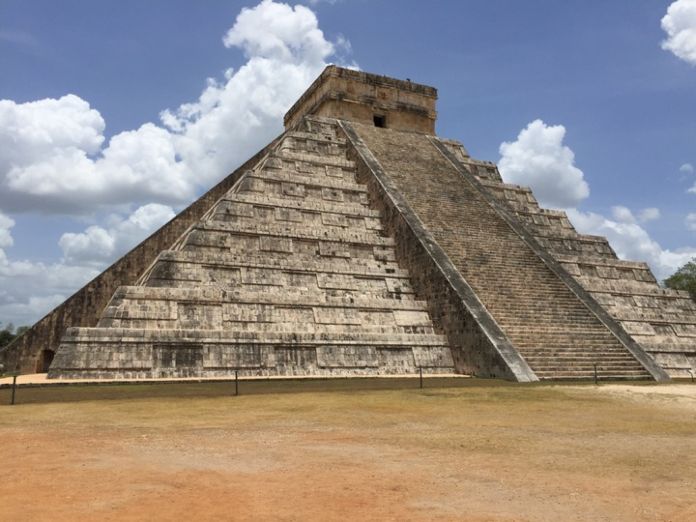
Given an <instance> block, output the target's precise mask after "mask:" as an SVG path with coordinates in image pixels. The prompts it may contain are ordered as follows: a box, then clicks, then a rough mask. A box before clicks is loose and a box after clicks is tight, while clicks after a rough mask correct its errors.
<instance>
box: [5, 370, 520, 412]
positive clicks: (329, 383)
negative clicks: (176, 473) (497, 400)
mask: <svg viewBox="0 0 696 522" xmlns="http://www.w3.org/2000/svg"><path fill="white" fill-rule="evenodd" d="M423 382H424V384H423V387H424V389H442V388H461V387H473V386H519V385H517V384H515V383H510V382H506V381H500V380H494V379H471V378H456V377H455V378H442V377H440V378H427V377H426V378H424V380H423ZM417 388H419V380H418V379H417V378H378V377H377V378H369V379H366V378H360V379H349V378H346V379H337V378H332V379H268V380H265V379H261V380H249V381H246V380H240V381H239V394H240V395H260V394H277V393H304V392H330V391H338V392H346V391H362V390H365V391H367V390H399V389H417ZM11 394H12V390H11V388H9V387H4V388H2V389H0V407H1V406H5V405H9V403H10V398H11ZM234 394H235V383H234V380H229V381H215V382H195V381H194V382H191V381H189V382H162V383H152V382H148V383H123V384H120V383H117V384H114V383H109V384H92V383H90V384H79V383H78V384H62V385H57V386H56V385H53V386H51V385H48V386H45V385H43V386H40V385H37V386H31V385H23V386H18V387H17V391H16V396H15V404H16V405H21V404H37V403H50V402H74V401H93V400H123V399H143V398H157V397H168V398H172V397H182V398H184V397H188V398H196V397H222V396H230V395H234Z"/></svg>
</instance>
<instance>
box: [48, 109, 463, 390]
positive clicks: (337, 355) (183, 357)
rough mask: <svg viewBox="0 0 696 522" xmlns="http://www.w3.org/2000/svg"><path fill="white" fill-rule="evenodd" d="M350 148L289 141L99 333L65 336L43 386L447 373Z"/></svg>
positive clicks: (119, 301) (319, 137)
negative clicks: (53, 381) (60, 381)
mask: <svg viewBox="0 0 696 522" xmlns="http://www.w3.org/2000/svg"><path fill="white" fill-rule="evenodd" d="M346 147H347V145H346V142H345V140H344V139H343V138H341V137H340V135H339V133H338V132H337V127H336V126H335V125H332V124H330V123H327V122H325V121H324V122H320V121H317V120H312V119H307V120H305V122H304V123H303V124H302V126H301V128H300V129H298V130H295V131H290V132H287V133H286V134H285V135H284V136H283V138H282V139H281V140H280V142H279V143H278V145H277V147H276V148H275V150H273V151H272V152H271V153H270V154H269V155H268V156H267V157H265V158H264V159H263V160H262V161H261V162H260V163H259V164H258V165H257V166H256V167H255V168H253V169H252V170H250V171H248V172H246V173H245V174H244V175H243V177H242V179H241V180H240V181H239V182H238V183H237V184H236V185H235V187H234V188H233V189H232V190H230V191H229V192H228V193H227V194H225V195H224V197H222V198H221V199H220V200H219V201H218V202H217V203H216V204H215V205H214V206H213V207H212V208H211V209H210V211H209V212H207V214H206V215H205V217H204V218H203V219H202V220H200V221H199V222H198V223H196V224H194V225H193V226H191V227H190V229H189V230H188V231H187V232H186V233H185V234H184V235H183V236H181V237H180V238H179V239H178V240H177V241H176V242H175V243H174V244H173V245H172V247H171V248H170V249H169V250H165V251H163V252H162V253H161V254H160V255H159V256H158V257H157V259H156V261H155V262H154V263H153V264H152V265H151V266H150V267H149V268H148V269H147V270H146V271H145V273H144V274H143V275H142V276H141V278H140V280H139V283H138V285H137V286H125V287H121V288H119V289H118V291H117V292H116V293H115V294H114V296H113V298H112V300H111V302H110V303H109V305H108V306H107V307H106V309H105V310H104V312H103V314H102V316H101V318H100V320H99V322H98V324H97V326H96V327H95V328H71V329H69V330H68V331H67V333H66V335H65V336H64V337H63V339H62V342H61V345H60V347H59V349H58V352H57V353H56V356H55V359H54V361H53V364H52V366H51V369H50V372H49V377H57V378H61V377H64V378H74V377H78V378H79V377H83V378H100V377H102V378H113V377H126V378H135V377H140V378H152V377H191V376H201V375H205V376H224V375H229V374H231V373H234V372H235V371H238V372H239V373H240V374H241V375H317V376H321V375H326V376H329V375H384V374H413V373H416V372H417V371H418V369H419V368H422V370H423V371H424V372H426V373H451V372H453V371H454V368H453V361H452V356H451V353H450V348H449V346H448V343H447V339H446V338H445V337H444V336H443V335H440V334H438V333H437V332H435V329H434V327H433V323H432V321H431V320H430V317H429V315H428V312H427V308H426V304H425V303H424V302H423V301H419V300H417V299H416V297H415V296H414V293H413V289H412V288H411V284H410V279H409V274H408V273H407V271H405V270H403V269H401V268H400V267H399V265H398V264H397V263H396V260H395V253H394V240H393V238H390V237H386V236H385V234H384V231H383V230H382V223H381V219H380V213H379V212H378V211H377V210H375V209H373V208H371V207H370V205H369V201H368V197H367V189H366V187H365V185H363V184H360V183H358V182H357V180H356V169H355V164H354V163H353V162H352V161H349V160H348V159H347V158H346Z"/></svg>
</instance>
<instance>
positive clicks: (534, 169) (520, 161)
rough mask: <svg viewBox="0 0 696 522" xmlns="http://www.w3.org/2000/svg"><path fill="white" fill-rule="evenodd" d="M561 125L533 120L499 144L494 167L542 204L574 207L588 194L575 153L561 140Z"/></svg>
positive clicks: (563, 132)
mask: <svg viewBox="0 0 696 522" xmlns="http://www.w3.org/2000/svg"><path fill="white" fill-rule="evenodd" d="M565 133H566V129H565V127H564V126H563V125H547V124H546V123H544V122H543V121H542V120H535V121H533V122H531V123H530V124H529V125H527V127H526V128H524V129H522V131H520V133H519V135H518V136H517V140H516V141H513V142H504V143H502V144H501V145H500V155H501V158H500V161H499V163H498V168H499V169H500V173H501V175H502V177H503V179H504V180H505V181H506V182H508V183H516V184H519V185H526V186H529V187H531V188H532V189H533V190H534V194H535V196H536V197H537V198H538V200H539V202H540V203H541V204H542V205H543V206H545V207H552V208H565V207H574V206H576V205H577V204H578V203H580V202H581V201H582V200H584V199H585V198H587V197H588V196H589V195H590V188H589V186H588V185H587V182H586V181H585V179H584V175H583V173H582V171H581V170H580V169H579V168H577V167H576V166H575V164H574V163H575V154H574V153H573V151H572V150H571V149H570V148H569V147H568V146H566V145H564V144H563V139H564V137H565Z"/></svg>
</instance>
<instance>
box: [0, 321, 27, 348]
mask: <svg viewBox="0 0 696 522" xmlns="http://www.w3.org/2000/svg"><path fill="white" fill-rule="evenodd" d="M0 327H2V321H0ZM28 329H29V327H28V326H20V327H18V328H16V329H15V327H14V325H13V324H12V323H7V325H6V326H5V327H4V328H2V329H1V330H0V348H2V347H3V346H7V345H8V344H10V343H11V342H12V341H14V340H15V339H16V338H17V337H19V336H20V335H22V334H23V333H24V332H26V331H27V330H28Z"/></svg>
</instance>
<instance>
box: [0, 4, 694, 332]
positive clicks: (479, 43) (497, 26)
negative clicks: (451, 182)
mask: <svg viewBox="0 0 696 522" xmlns="http://www.w3.org/2000/svg"><path fill="white" fill-rule="evenodd" d="M291 5H292V6H294V5H295V4H291ZM305 5H306V6H307V8H306V9H303V8H295V9H293V8H292V7H289V6H284V5H281V4H279V3H278V4H274V3H272V2H269V1H266V2H265V3H263V4H260V5H259V3H258V2H253V1H251V2H235V1H229V0H228V1H218V0H208V1H206V2H198V3H196V2H190V1H187V2H184V1H172V0H166V1H165V0H149V1H148V2H141V1H131V0H127V1H126V0H119V1H118V2H116V1H111V2H109V1H103V2H85V1H70V0H63V1H61V2H54V1H38V0H1V1H0V71H2V74H1V75H0V99H1V100H4V101H3V102H0V321H3V322H8V321H13V322H15V324H18V323H30V322H33V321H34V320H36V319H38V318H39V317H40V316H41V315H42V314H43V313H45V312H47V311H48V310H50V308H51V307H52V306H55V305H56V304H58V303H59V302H61V301H62V299H64V298H65V297H67V296H68V295H69V294H70V293H71V292H72V291H74V290H76V289H77V288H79V286H80V285H81V284H82V283H83V282H85V281H86V280H87V279H89V278H90V277H91V276H93V275H95V274H96V273H98V271H99V270H101V269H103V268H104V267H105V266H107V265H108V263H109V262H110V261H112V260H113V259H115V258H117V257H118V256H119V255H121V254H122V253H124V252H125V251H126V250H127V249H128V248H130V247H131V246H132V245H134V244H135V243H136V242H137V241H139V240H140V239H142V238H143V237H145V236H146V235H147V234H148V233H149V232H151V231H152V230H153V229H155V228H157V227H158V226H159V225H161V224H162V223H163V222H165V221H166V220H167V219H169V218H170V217H171V216H172V215H173V214H174V212H176V211H178V210H179V209H181V208H182V207H183V206H185V205H186V203H187V202H189V201H191V200H192V199H193V198H195V196H196V195H198V194H200V193H201V192H202V191H204V190H205V189H206V188H207V187H208V186H210V185H211V184H212V183H214V182H215V181H216V180H217V179H220V178H221V177H222V176H223V175H224V173H226V172H228V171H229V170H231V169H232V168H233V167H234V166H235V165H236V164H238V163H241V161H243V160H244V159H246V158H247V157H249V156H251V155H252V154H253V153H255V152H256V150H257V149H258V148H260V147H261V146H263V145H264V144H265V143H266V142H268V141H269V140H270V138H271V137H273V136H274V135H276V134H277V133H278V132H279V131H280V130H281V127H282V114H283V112H284V110H285V109H287V107H289V105H290V104H291V103H292V102H293V101H294V99H296V97H297V96H298V95H299V94H300V93H301V92H302V91H303V90H304V88H305V87H306V85H308V84H309V83H310V82H311V80H312V79H313V78H314V77H315V76H316V75H317V74H318V72H320V71H321V69H322V67H323V66H324V65H325V64H326V63H329V62H337V63H340V64H346V65H351V64H352V65H357V66H359V67H360V68H361V69H364V70H366V71H369V72H376V73H381V74H386V75H390V76H395V77H398V78H411V79H412V80H414V81H417V82H422V83H426V84H429V85H433V86H435V87H437V88H438V90H439V96H440V97H439V102H438V110H439V117H438V123H437V132H438V134H439V135H441V136H444V137H448V138H454V139H458V140H460V141H462V142H463V143H464V145H465V146H466V147H467V148H468V149H469V151H470V153H471V154H472V155H473V156H475V157H478V158H481V159H488V160H492V161H496V162H499V163H500V166H501V171H502V172H503V175H504V177H505V178H506V179H507V180H509V181H512V182H515V183H520V184H529V185H531V186H533V188H534V189H535V192H536V193H537V194H542V195H545V197H544V198H542V199H543V202H544V204H546V205H547V206H555V207H560V208H566V209H568V212H569V214H570V216H571V218H572V219H573V221H574V223H575V224H576V226H577V227H578V228H579V229H580V230H582V231H584V232H587V233H596V234H601V235H608V236H609V237H610V240H611V241H612V244H613V245H614V247H615V249H616V250H617V252H618V253H619V254H620V255H621V256H623V257H627V258H632V259H640V260H646V261H648V262H650V264H651V266H653V268H654V270H655V271H656V272H657V273H658V276H660V277H664V276H666V275H668V274H669V273H670V271H672V270H673V269H674V268H676V267H677V266H679V265H680V264H683V262H685V261H686V260H688V259H689V258H690V257H691V256H692V255H696V174H695V173H694V167H695V166H696V95H694V93H695V92H696V0H679V1H678V2H671V1H669V0H667V1H659V0H624V1H619V0H614V1H611V2H605V1H599V0H597V1H565V2H558V1H556V0H529V1H503V0H499V1H495V0H486V1H484V0H480V1H479V0H477V1H465V0H460V1H439V2H422V1H421V2H412V1H404V0H400V1H398V2H396V1H378V0H372V1H368V0H343V1H340V0H338V1H334V2H328V1H319V2H308V3H305ZM670 6H671V7H670ZM244 7H246V8H248V10H247V11H245V13H246V14H245V15H242V16H240V12H241V10H242V8H244ZM668 8H669V9H670V11H669V14H668ZM238 16H239V19H238ZM665 17H667V18H666V20H665ZM233 27H234V29H233ZM670 32H671V33H670ZM663 42H666V43H663ZM230 69H231V70H230ZM225 71H227V73H225ZM208 78H213V79H215V81H209V82H208V83H206V81H207V79H208ZM206 86H207V87H206ZM205 89H207V90H206V91H205V92H206V94H205V95H204V96H202V93H203V92H204V90H205ZM66 95H73V96H72V97H67V98H66ZM165 109H169V110H170V113H169V115H170V117H169V119H167V118H166V117H165V118H164V119H162V116H161V114H162V111H164V110H165ZM537 120H541V121H537ZM534 122H536V123H534ZM211 136H213V137H211ZM111 138H114V140H113V141H110V140H111ZM503 142H507V143H508V146H507V147H502V148H501V144H502V143H503ZM503 150H504V151H505V153H503ZM692 187H693V188H694V189H693V191H692V192H689V189H691V188H692ZM588 193H589V195H588Z"/></svg>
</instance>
